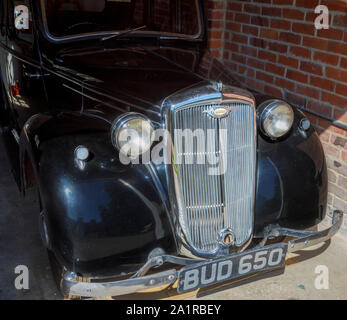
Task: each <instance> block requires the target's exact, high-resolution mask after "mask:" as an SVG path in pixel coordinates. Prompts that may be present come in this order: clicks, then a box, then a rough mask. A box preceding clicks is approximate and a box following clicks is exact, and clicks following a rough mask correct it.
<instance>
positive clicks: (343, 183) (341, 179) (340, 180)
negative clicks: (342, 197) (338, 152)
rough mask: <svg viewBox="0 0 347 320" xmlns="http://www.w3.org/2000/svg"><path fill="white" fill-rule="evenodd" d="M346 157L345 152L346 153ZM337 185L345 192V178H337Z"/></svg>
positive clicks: (346, 186) (346, 182) (346, 184)
mask: <svg viewBox="0 0 347 320" xmlns="http://www.w3.org/2000/svg"><path fill="white" fill-rule="evenodd" d="M346 155H347V152H346ZM338 185H339V186H340V187H342V188H344V189H346V190H347V178H345V177H343V176H339V180H338Z"/></svg>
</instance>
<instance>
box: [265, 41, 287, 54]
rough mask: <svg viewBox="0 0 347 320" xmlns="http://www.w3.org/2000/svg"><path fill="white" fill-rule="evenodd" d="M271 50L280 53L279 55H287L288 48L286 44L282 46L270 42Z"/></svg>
mask: <svg viewBox="0 0 347 320" xmlns="http://www.w3.org/2000/svg"><path fill="white" fill-rule="evenodd" d="M269 49H270V50H271V51H275V52H279V53H287V51H288V46H287V45H285V44H280V43H278V42H270V43H269Z"/></svg>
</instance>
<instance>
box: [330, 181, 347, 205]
mask: <svg viewBox="0 0 347 320" xmlns="http://www.w3.org/2000/svg"><path fill="white" fill-rule="evenodd" d="M328 189H329V192H331V193H332V194H334V196H336V197H339V198H341V199H347V190H344V189H342V188H340V187H338V186H336V185H335V184H332V183H329V185H328ZM345 205H346V208H347V202H346V203H345Z"/></svg>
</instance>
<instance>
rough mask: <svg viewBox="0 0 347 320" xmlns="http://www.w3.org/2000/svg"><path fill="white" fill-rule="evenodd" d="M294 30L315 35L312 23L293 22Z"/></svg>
mask: <svg viewBox="0 0 347 320" xmlns="http://www.w3.org/2000/svg"><path fill="white" fill-rule="evenodd" d="M292 30H293V32H296V33H303V34H308V35H311V36H313V35H314V31H315V28H314V24H312V23H310V24H308V23H298V22H293V26H292Z"/></svg>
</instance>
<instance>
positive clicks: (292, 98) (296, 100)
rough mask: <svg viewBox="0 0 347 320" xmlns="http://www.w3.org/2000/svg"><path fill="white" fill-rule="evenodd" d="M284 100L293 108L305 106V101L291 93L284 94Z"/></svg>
mask: <svg viewBox="0 0 347 320" xmlns="http://www.w3.org/2000/svg"><path fill="white" fill-rule="evenodd" d="M285 99H286V101H288V102H289V103H291V104H293V105H295V106H300V107H301V106H303V105H304V104H305V101H306V99H305V98H303V97H301V96H298V95H296V94H294V93H292V92H288V91H287V92H285ZM306 116H307V115H306Z"/></svg>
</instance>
